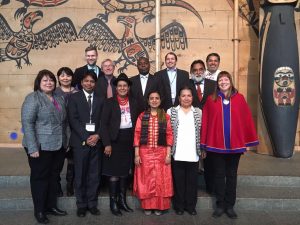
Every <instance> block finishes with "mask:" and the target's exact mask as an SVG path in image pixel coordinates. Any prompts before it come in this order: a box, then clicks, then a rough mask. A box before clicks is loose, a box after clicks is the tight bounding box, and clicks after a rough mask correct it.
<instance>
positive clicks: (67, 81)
mask: <svg viewBox="0 0 300 225" xmlns="http://www.w3.org/2000/svg"><path fill="white" fill-rule="evenodd" d="M58 81H59V84H60V86H63V87H66V88H69V87H71V83H72V76H71V75H69V74H67V73H65V72H64V71H63V72H62V73H61V74H60V75H59V76H58Z"/></svg>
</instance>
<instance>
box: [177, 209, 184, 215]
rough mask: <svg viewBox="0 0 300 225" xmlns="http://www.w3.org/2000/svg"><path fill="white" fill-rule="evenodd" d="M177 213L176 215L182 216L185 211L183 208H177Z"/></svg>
mask: <svg viewBox="0 0 300 225" xmlns="http://www.w3.org/2000/svg"><path fill="white" fill-rule="evenodd" d="M175 213H176V215H179V216H181V215H183V213H184V211H183V210H181V209H176V210H175Z"/></svg>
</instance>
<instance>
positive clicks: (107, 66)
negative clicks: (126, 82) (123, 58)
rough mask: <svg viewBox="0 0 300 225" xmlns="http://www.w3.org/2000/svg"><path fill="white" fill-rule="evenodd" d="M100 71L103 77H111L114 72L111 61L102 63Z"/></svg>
mask: <svg viewBox="0 0 300 225" xmlns="http://www.w3.org/2000/svg"><path fill="white" fill-rule="evenodd" d="M101 70H102V71H103V73H104V75H107V76H110V75H113V73H114V71H115V65H114V63H113V62H112V61H111V60H107V61H105V62H103V63H102V65H101Z"/></svg>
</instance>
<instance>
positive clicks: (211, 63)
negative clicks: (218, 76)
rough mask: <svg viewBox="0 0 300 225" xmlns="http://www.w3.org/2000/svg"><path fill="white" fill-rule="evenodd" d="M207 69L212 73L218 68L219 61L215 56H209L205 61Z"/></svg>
mask: <svg viewBox="0 0 300 225" xmlns="http://www.w3.org/2000/svg"><path fill="white" fill-rule="evenodd" d="M206 64H207V65H206V66H207V70H208V71H209V72H211V73H214V72H216V71H217V70H218V68H219V65H220V61H219V59H218V57H217V56H210V57H209V58H208V60H207V62H206Z"/></svg>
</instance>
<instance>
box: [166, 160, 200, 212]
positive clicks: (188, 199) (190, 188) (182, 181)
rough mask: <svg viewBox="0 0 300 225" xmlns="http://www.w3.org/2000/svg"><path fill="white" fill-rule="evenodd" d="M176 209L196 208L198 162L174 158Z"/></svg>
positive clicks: (173, 172) (174, 202) (174, 203)
mask: <svg viewBox="0 0 300 225" xmlns="http://www.w3.org/2000/svg"><path fill="white" fill-rule="evenodd" d="M172 174H173V183H174V197H173V205H174V209H175V210H183V209H186V210H194V209H195V207H196V204H197V181H198V162H184V161H175V160H172Z"/></svg>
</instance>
